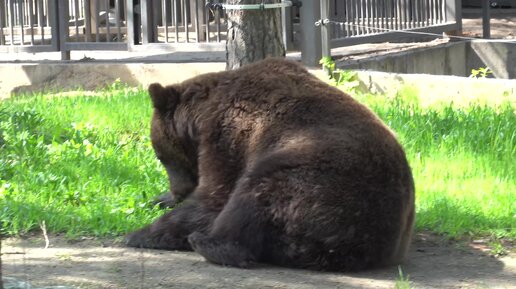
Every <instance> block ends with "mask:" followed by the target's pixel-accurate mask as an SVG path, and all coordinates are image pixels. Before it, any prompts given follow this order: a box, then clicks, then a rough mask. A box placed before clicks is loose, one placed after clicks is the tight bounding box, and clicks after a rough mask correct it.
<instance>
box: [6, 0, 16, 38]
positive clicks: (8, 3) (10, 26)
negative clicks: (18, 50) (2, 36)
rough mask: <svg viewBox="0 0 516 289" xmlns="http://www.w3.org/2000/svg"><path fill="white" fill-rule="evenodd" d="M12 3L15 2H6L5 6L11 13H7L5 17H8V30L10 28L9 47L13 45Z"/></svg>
mask: <svg viewBox="0 0 516 289" xmlns="http://www.w3.org/2000/svg"><path fill="white" fill-rule="evenodd" d="M13 1H15V0H7V5H8V6H9V8H8V9H9V11H11V13H7V15H10V17H9V28H10V32H11V35H10V37H9V38H10V41H11V45H14V16H13V15H14V13H13V12H14V3H13Z"/></svg>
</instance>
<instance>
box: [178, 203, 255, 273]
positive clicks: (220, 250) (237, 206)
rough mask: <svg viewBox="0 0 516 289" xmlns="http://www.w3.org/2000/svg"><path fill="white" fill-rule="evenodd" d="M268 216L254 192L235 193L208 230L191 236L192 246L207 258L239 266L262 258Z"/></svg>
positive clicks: (217, 262) (246, 265) (215, 261)
mask: <svg viewBox="0 0 516 289" xmlns="http://www.w3.org/2000/svg"><path fill="white" fill-rule="evenodd" d="M264 224H265V218H264V216H263V211H262V212H260V211H259V210H258V207H257V204H256V201H255V199H254V197H253V196H252V194H246V195H233V196H232V197H231V199H230V200H229V202H228V203H227V204H226V206H225V207H224V209H223V210H222V212H221V213H220V214H219V216H218V217H217V218H216V219H215V221H214V223H213V228H212V230H211V231H210V232H209V233H208V234H206V233H202V232H194V233H192V234H191V235H190V236H189V237H188V241H189V242H190V245H191V246H192V248H193V250H194V251H196V252H197V253H199V254H200V255H202V256H203V257H204V258H206V260H208V261H210V262H212V263H216V264H221V265H228V266H233V267H239V268H247V267H248V266H249V263H251V262H256V261H259V257H260V254H261V251H262V246H263V244H262V242H263V236H264Z"/></svg>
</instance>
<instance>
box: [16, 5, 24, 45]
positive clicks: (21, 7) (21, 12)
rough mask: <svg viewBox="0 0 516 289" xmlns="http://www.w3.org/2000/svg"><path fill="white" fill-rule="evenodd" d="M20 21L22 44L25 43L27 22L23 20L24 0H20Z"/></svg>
mask: <svg viewBox="0 0 516 289" xmlns="http://www.w3.org/2000/svg"><path fill="white" fill-rule="evenodd" d="M18 21H20V23H19V25H20V36H21V38H20V44H21V45H25V29H24V28H25V27H24V26H25V23H24V21H23V0H19V1H18Z"/></svg>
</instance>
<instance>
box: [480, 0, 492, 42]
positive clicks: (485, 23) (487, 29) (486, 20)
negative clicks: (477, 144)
mask: <svg viewBox="0 0 516 289" xmlns="http://www.w3.org/2000/svg"><path fill="white" fill-rule="evenodd" d="M489 12H490V11H489V2H488V1H486V0H484V1H482V38H486V39H489V38H491V23H490V21H491V15H490V13H489Z"/></svg>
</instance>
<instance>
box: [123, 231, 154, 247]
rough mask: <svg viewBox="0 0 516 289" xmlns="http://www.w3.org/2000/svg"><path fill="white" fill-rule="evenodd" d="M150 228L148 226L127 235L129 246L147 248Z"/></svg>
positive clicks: (126, 240)
mask: <svg viewBox="0 0 516 289" xmlns="http://www.w3.org/2000/svg"><path fill="white" fill-rule="evenodd" d="M148 234H149V230H148V229H147V228H145V229H142V230H139V231H136V232H132V233H130V234H128V235H127V236H126V237H125V244H126V245H127V246H129V247H135V248H147V246H145V244H146V243H148V240H147V239H148V238H147V236H148Z"/></svg>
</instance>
